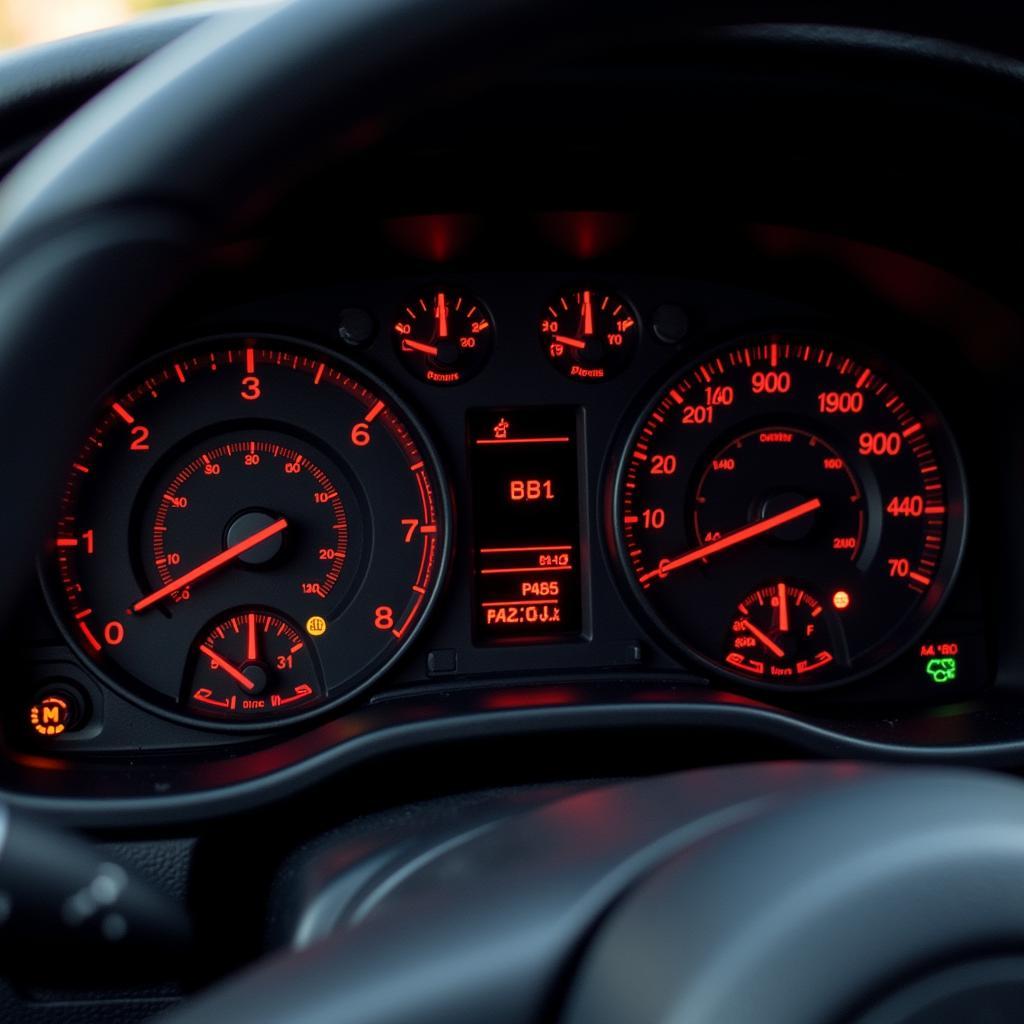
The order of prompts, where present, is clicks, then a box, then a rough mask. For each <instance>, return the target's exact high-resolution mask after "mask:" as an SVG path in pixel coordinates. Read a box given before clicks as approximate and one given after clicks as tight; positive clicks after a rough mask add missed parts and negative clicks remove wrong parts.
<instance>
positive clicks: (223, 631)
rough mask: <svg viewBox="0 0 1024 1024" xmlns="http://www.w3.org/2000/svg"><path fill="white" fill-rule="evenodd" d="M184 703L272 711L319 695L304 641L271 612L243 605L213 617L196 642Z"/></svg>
mask: <svg viewBox="0 0 1024 1024" xmlns="http://www.w3.org/2000/svg"><path fill="white" fill-rule="evenodd" d="M187 696H188V703H189V705H190V707H191V708H192V710H194V711H196V712H198V713H200V714H205V715H215V716H219V717H226V718H236V719H246V718H250V717H262V716H274V715H278V714H284V713H286V712H290V711H291V710H293V709H294V708H296V707H302V706H304V705H307V704H314V703H316V701H317V700H319V699H320V698H321V697H322V696H323V688H322V687H321V685H320V679H319V673H318V672H317V668H316V664H315V662H314V659H313V655H312V652H311V651H310V648H309V644H308V641H307V639H306V638H305V637H303V635H302V634H301V633H300V632H299V630H298V628H297V627H296V626H295V625H294V624H292V623H291V622H289V621H288V620H287V619H285V618H283V617H282V616H280V615H278V614H276V613H274V612H265V611H258V610H256V609H248V610H245V611H240V612H237V613H236V614H234V615H229V616H227V617H226V618H225V619H224V620H223V621H221V622H218V623H216V624H215V625H214V626H213V627H212V628H211V629H209V631H208V632H206V634H205V635H204V636H203V637H202V638H201V639H200V640H199V642H198V643H197V644H196V651H195V669H194V671H193V673H192V679H191V681H190V683H189V690H188V695H187Z"/></svg>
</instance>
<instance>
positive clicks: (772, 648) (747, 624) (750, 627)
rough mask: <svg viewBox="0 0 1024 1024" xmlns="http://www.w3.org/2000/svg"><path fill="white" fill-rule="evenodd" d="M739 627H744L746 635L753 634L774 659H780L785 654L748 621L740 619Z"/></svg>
mask: <svg viewBox="0 0 1024 1024" xmlns="http://www.w3.org/2000/svg"><path fill="white" fill-rule="evenodd" d="M740 625H741V626H744V627H746V629H747V632H748V633H753V634H754V636H755V637H757V639H758V640H760V641H761V643H763V644H764V645H765V647H767V648H768V650H769V651H771V652H772V654H774V655H775V657H776V658H781V657H782V656H783V655H784V654H785V653H786V652H785V651H784V650H783V649H782V648H781V647H780V646H779V645H778V644H777V643H775V641H774V640H772V638H771V637H770V636H768V635H767V634H766V633H762V632H761V630H759V629H758V628H757V626H755V625H754V624H753V623H752V622H751V621H750V620H749V619H740Z"/></svg>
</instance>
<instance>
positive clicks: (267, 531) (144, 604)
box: [132, 517, 288, 612]
mask: <svg viewBox="0 0 1024 1024" xmlns="http://www.w3.org/2000/svg"><path fill="white" fill-rule="evenodd" d="M287 526H288V520H287V519H285V518H284V517H282V518H280V519H278V520H277V521H276V522H273V523H271V524H270V525H269V526H265V527H263V529H262V530H257V531H256V532H255V533H254V534H252V536H250V537H246V538H245V540H240V541H239V542H238V543H237V544H232V545H231V547H229V548H225V549H224V550H223V551H222V552H221V553H220V554H219V555H214V556H213V558H208V559H207V560H206V561H205V562H203V563H202V564H201V565H197V566H196V567H195V568H194V569H192V570H191V571H190V572H187V573H185V574H184V575H183V576H179V577H178V578H177V579H174V580H171V582H170V583H168V584H167V585H166V586H163V587H161V588H160V589H159V590H154V591H153V593H152V594H150V595H149V596H148V597H143V598H140V599H139V600H138V601H136V602H135V604H133V605H132V611H133V612H141V611H145V610H146V609H147V608H149V607H150V606H151V605H154V604H156V603H157V602H158V601H162V600H163V599H164V598H165V597H167V596H168V595H170V594H173V593H174V592H175V591H176V590H181V589H182V588H184V587H187V586H188V585H189V584H190V583H195V581H196V580H200V579H202V578H203V577H204V576H208V575H209V574H210V573H211V572H213V571H214V570H215V569H219V568H220V567H221V566H222V565H227V563H228V562H230V561H232V560H233V559H235V558H237V557H238V556H239V555H244V554H245V552H246V551H251V550H252V549H253V548H254V547H257V546H258V545H259V544H262V543H263V542H264V541H265V540H267V539H268V538H270V537H273V536H274V535H275V534H278V533H280V532H281V531H282V530H284V529H286V528H287Z"/></svg>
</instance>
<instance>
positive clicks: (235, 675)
mask: <svg viewBox="0 0 1024 1024" xmlns="http://www.w3.org/2000/svg"><path fill="white" fill-rule="evenodd" d="M199 651H200V653H202V654H205V655H206V656H207V657H208V658H209V659H210V664H212V665H213V667H214V668H222V669H224V671H225V672H227V674H228V675H229V676H231V678H232V679H234V681H235V682H236V683H238V685H239V686H241V687H242V689H244V690H255V689H256V684H255V683H253V682H252V681H251V680H249V679H246V678H245V676H244V675H243V674H242V673H241V672H239V671H238V669H237V668H235V666H234V665H232V664H230V663H229V662H226V661H225V660H224V659H223V658H222V657H221V656H220V655H219V654H218V653H217V652H216V651H215V650H214V649H213V648H212V647H207V646H206V644H203V645H202V646H200V648H199Z"/></svg>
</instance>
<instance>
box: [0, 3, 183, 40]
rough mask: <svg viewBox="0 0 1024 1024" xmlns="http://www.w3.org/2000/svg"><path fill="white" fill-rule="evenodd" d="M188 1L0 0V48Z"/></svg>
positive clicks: (82, 30) (103, 24) (84, 30)
mask: <svg viewBox="0 0 1024 1024" xmlns="http://www.w3.org/2000/svg"><path fill="white" fill-rule="evenodd" d="M188 2H190V0H0V48H2V49H5V50H7V49H12V48H14V47H17V46H28V45H30V44H32V43H45V42H47V41H48V40H50V39H59V38H61V37H62V36H71V35H75V34H76V33H78V32H89V31H91V30H92V29H97V28H106V27H107V26H109V25H116V24H118V23H119V22H122V21H127V20H128V19H129V18H134V17H136V16H137V15H139V14H141V13H144V12H146V11H153V10H156V9H158V8H163V7H173V6H177V5H179V4H181V3H188Z"/></svg>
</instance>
